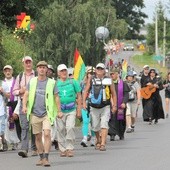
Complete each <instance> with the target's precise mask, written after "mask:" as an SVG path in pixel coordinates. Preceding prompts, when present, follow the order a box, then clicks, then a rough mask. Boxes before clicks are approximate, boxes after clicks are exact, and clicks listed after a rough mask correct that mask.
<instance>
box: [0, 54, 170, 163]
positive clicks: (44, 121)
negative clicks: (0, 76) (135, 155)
mask: <svg viewBox="0 0 170 170" xmlns="http://www.w3.org/2000/svg"><path fill="white" fill-rule="evenodd" d="M22 65H23V72H21V73H20V74H19V75H18V76H17V77H16V78H15V77H13V68H12V66H11V65H6V66H4V67H3V73H4V80H2V81H0V108H1V112H0V140H1V144H0V151H7V150H9V149H11V150H16V149H17V150H18V155H19V156H20V157H23V158H26V157H28V152H29V148H30V147H29V146H30V144H29V141H30V140H31V150H32V156H38V155H39V160H38V162H37V163H36V165H37V166H50V161H49V153H50V149H51V146H52V145H54V146H55V149H59V151H60V156H61V157H73V156H74V147H75V140H76V134H75V124H76V118H78V119H79V120H80V121H81V122H82V141H81V143H80V145H82V146H83V147H88V141H90V145H91V146H94V148H95V149H96V150H99V151H106V149H107V147H106V143H107V136H108V135H109V136H110V141H114V140H115V136H116V135H117V136H118V137H119V139H120V140H124V139H125V135H124V134H125V132H126V133H133V132H134V131H135V125H136V117H137V112H138V108H139V105H140V104H141V103H142V107H143V120H144V121H147V122H148V124H149V125H152V124H153V121H154V123H155V124H157V123H158V120H159V119H164V118H165V117H166V118H168V117H169V102H170V73H168V74H167V78H166V79H165V80H164V81H163V80H162V79H161V78H160V77H159V76H158V75H157V72H156V69H154V68H149V65H145V66H144V67H143V71H142V75H141V79H140V80H139V79H138V78H137V77H136V75H137V74H136V72H134V70H132V69H130V67H129V68H127V74H126V77H125V78H124V79H123V78H122V76H121V74H122V68H121V64H119V65H114V67H113V68H110V69H109V71H108V70H107V69H106V66H105V65H104V64H103V63H98V64H97V65H96V67H92V66H89V67H87V69H86V75H85V77H84V79H83V80H82V82H78V81H76V80H74V78H73V77H72V75H68V68H67V66H66V65H65V64H60V65H58V67H57V71H55V70H54V68H53V67H52V65H49V64H48V63H47V62H45V61H39V62H38V63H37V64H36V71H34V70H33V59H32V58H31V57H30V56H25V57H24V58H23V59H22ZM56 72H57V78H56V77H55V73H56ZM163 89H165V103H166V105H165V112H166V114H164V110H163V106H162V98H161V96H160V90H163ZM19 143H20V146H21V147H20V148H18V144H19Z"/></svg>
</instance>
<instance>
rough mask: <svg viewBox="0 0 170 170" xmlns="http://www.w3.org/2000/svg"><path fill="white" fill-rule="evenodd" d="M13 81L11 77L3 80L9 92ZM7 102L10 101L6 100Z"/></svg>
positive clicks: (15, 99)
mask: <svg viewBox="0 0 170 170" xmlns="http://www.w3.org/2000/svg"><path fill="white" fill-rule="evenodd" d="M13 80H14V78H13V77H12V78H11V79H6V78H5V81H4V83H6V84H7V86H8V89H9V92H10V90H11V87H12V83H13ZM8 101H10V99H8ZM14 101H17V96H14Z"/></svg>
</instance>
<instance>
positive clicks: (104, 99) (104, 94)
mask: <svg viewBox="0 0 170 170" xmlns="http://www.w3.org/2000/svg"><path fill="white" fill-rule="evenodd" d="M103 101H106V90H105V87H104V86H103Z"/></svg>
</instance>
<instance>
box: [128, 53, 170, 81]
mask: <svg viewBox="0 0 170 170" xmlns="http://www.w3.org/2000/svg"><path fill="white" fill-rule="evenodd" d="M131 61H132V62H133V63H134V64H135V65H137V66H138V67H140V68H143V66H144V65H149V66H150V68H155V69H157V70H158V71H159V72H160V73H162V74H161V76H162V78H163V79H164V78H165V77H166V75H167V73H168V69H167V68H166V67H163V66H162V62H160V64H159V63H158V61H155V60H153V55H150V54H147V53H143V54H141V55H135V56H133V57H132V58H131Z"/></svg>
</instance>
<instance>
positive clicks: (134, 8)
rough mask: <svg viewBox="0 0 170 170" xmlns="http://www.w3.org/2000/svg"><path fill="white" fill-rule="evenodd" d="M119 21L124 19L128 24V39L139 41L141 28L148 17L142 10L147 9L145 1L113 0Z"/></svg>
mask: <svg viewBox="0 0 170 170" xmlns="http://www.w3.org/2000/svg"><path fill="white" fill-rule="evenodd" d="M112 6H113V7H114V8H115V9H116V16H117V19H124V20H125V21H126V23H127V24H128V33H127V34H126V37H125V38H127V39H137V38H138V33H139V31H140V28H141V26H143V25H144V19H145V18H147V15H146V14H145V13H143V12H142V11H141V10H142V8H144V7H145V5H144V1H143V0H135V1H134V0H112Z"/></svg>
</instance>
